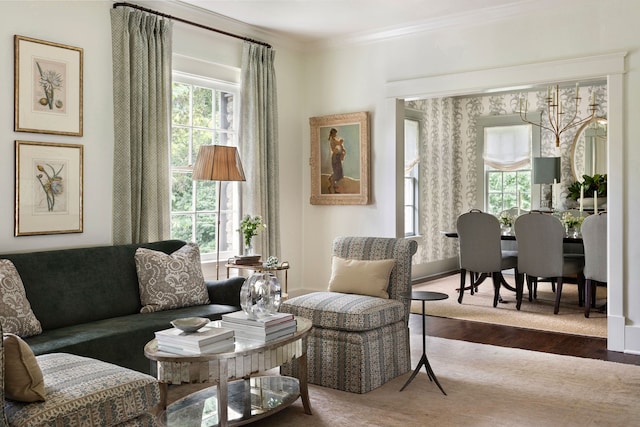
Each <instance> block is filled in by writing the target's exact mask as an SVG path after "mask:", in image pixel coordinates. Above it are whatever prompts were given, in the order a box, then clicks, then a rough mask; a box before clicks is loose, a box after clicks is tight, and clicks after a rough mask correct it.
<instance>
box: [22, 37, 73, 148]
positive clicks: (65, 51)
mask: <svg viewBox="0 0 640 427" xmlns="http://www.w3.org/2000/svg"><path fill="white" fill-rule="evenodd" d="M83 55H84V51H83V49H82V48H79V47H74V46H68V45H64V44H60V43H53V42H49V41H45V40H38V39H34V38H31V37H25V36H20V35H14V131H16V132H32V133H46V134H54V135H67V136H82V133H83V129H82V128H83V112H82V110H83V100H82V98H83Z"/></svg>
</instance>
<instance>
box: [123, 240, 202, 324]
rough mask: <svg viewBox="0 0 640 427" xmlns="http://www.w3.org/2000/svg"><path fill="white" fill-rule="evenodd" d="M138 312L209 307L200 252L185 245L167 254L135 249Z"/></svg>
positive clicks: (190, 244) (192, 244) (191, 245)
mask: <svg viewBox="0 0 640 427" xmlns="http://www.w3.org/2000/svg"><path fill="white" fill-rule="evenodd" d="M135 260H136V271H137V273H138V285H139V287H140V302H141V303H142V308H141V309H140V312H141V313H151V312H154V311H162V310H169V309H174V308H179V307H189V306H193V305H203V304H209V294H208V293H207V288H206V286H205V284H204V277H203V275H202V266H201V264H200V249H199V248H198V245H196V244H195V243H187V244H186V245H184V246H183V247H182V248H180V249H178V250H177V251H175V252H173V253H172V254H170V255H167V254H165V253H164V252H160V251H154V250H150V249H146V248H139V249H138V250H136V255H135Z"/></svg>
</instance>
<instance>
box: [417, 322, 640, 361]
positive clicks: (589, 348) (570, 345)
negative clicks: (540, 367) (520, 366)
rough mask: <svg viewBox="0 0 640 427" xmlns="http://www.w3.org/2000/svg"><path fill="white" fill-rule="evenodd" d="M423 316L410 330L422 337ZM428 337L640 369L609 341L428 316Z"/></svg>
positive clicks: (635, 357)
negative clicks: (631, 366)
mask: <svg viewBox="0 0 640 427" xmlns="http://www.w3.org/2000/svg"><path fill="white" fill-rule="evenodd" d="M420 317H421V315H419V314H411V318H410V319H409V328H410V330H411V332H412V333H418V334H421V333H422V320H421V318H420ZM426 325H427V335H429V336H433V337H440V338H449V339H455V340H462V341H469V342H475V343H480V344H491V345H497V346H502V347H513V348H522V349H525V350H533V351H541V352H546V353H555V354H563V355H568V356H577V357H585V358H590V359H600V360H608V361H612V362H619V363H627V364H631V365H640V356H638V355H631V354H624V353H620V352H615V351H609V350H607V340H606V339H605V338H592V337H585V336H580V335H570V334H562V333H554V332H544V331H537V330H532V329H523V328H514V327H510V326H500V325H492V324H488V323H480V322H470V321H465V320H457V319H447V318H443V317H435V316H427V319H426Z"/></svg>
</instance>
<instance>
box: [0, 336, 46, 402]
mask: <svg viewBox="0 0 640 427" xmlns="http://www.w3.org/2000/svg"><path fill="white" fill-rule="evenodd" d="M2 343H3V347H4V393H5V396H6V397H8V398H9V399H12V400H16V401H18V402H38V401H41V400H45V398H44V378H43V376H42V370H40V366H38V361H37V360H36V356H35V355H34V354H33V351H31V348H30V347H29V346H28V345H27V343H26V342H24V341H22V339H20V337H19V336H17V335H14V334H7V333H4V334H2Z"/></svg>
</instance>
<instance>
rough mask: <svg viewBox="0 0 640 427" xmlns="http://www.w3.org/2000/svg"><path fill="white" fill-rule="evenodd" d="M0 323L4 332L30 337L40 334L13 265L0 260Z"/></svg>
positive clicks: (20, 280)
mask: <svg viewBox="0 0 640 427" xmlns="http://www.w3.org/2000/svg"><path fill="white" fill-rule="evenodd" d="M0 321H1V322H2V328H3V329H4V331H5V332H10V333H12V334H16V335H19V336H21V337H30V336H32V335H38V334H40V333H42V325H40V322H39V321H38V319H37V318H36V315H35V314H34V313H33V310H31V304H29V300H27V293H26V292H25V290H24V285H23V284H22V279H21V278H20V274H18V270H16V267H15V265H13V263H12V262H11V261H9V260H8V259H0Z"/></svg>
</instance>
